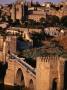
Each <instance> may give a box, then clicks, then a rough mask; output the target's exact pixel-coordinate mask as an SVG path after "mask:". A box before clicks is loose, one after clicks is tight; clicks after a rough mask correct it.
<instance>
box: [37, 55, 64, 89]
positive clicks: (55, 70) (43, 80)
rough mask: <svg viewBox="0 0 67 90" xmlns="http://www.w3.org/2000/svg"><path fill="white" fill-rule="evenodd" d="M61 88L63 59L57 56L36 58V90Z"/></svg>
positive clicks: (62, 82) (62, 84)
mask: <svg viewBox="0 0 67 90" xmlns="http://www.w3.org/2000/svg"><path fill="white" fill-rule="evenodd" d="M54 83H56V84H55V87H54V86H53V84H54ZM63 86H64V59H63V58H61V57H58V56H50V57H49V56H48V57H39V58H37V68H36V90H54V89H53V88H57V90H63Z"/></svg>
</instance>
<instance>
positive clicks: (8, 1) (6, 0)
mask: <svg viewBox="0 0 67 90" xmlns="http://www.w3.org/2000/svg"><path fill="white" fill-rule="evenodd" d="M15 1H16V0H0V4H7V3H11V2H15ZM26 1H30V0H26ZM32 1H35V2H36V1H38V2H40V3H42V2H45V1H51V2H54V3H55V2H59V1H60V0H32Z"/></svg>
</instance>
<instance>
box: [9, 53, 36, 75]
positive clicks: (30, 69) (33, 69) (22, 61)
mask: <svg viewBox="0 0 67 90" xmlns="http://www.w3.org/2000/svg"><path fill="white" fill-rule="evenodd" d="M11 56H12V57H14V59H17V61H18V62H20V63H21V64H22V65H23V66H24V67H26V68H27V70H29V71H31V72H32V73H33V74H35V75H36V71H35V68H33V67H32V66H30V65H29V64H28V63H26V62H25V61H24V60H25V58H19V57H17V56H16V55H15V54H11Z"/></svg>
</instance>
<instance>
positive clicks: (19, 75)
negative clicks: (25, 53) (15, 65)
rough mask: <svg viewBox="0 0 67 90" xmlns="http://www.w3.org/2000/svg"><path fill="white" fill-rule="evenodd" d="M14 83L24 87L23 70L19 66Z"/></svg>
mask: <svg viewBox="0 0 67 90" xmlns="http://www.w3.org/2000/svg"><path fill="white" fill-rule="evenodd" d="M16 85H19V86H22V87H25V82H24V76H23V72H22V70H21V69H20V68H19V69H18V71H17V73H16Z"/></svg>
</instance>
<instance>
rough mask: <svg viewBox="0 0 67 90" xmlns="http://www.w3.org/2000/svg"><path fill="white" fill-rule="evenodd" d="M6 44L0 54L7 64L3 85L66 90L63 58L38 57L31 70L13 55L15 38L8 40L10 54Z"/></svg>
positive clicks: (23, 61)
mask: <svg viewBox="0 0 67 90" xmlns="http://www.w3.org/2000/svg"><path fill="white" fill-rule="evenodd" d="M13 38H14V39H13ZM11 41H12V42H11ZM7 43H8V41H5V42H4V44H3V51H2V52H0V58H1V60H2V61H3V62H5V61H4V59H6V61H7V63H8V67H7V70H6V74H5V76H4V84H7V85H12V86H16V85H19V86H23V87H26V88H29V90H63V89H67V86H66V83H67V80H66V79H65V78H66V75H67V74H66V72H67V71H66V67H67V61H66V60H65V59H64V58H62V57H59V56H44V57H38V58H37V59H36V68H33V67H32V66H31V65H29V64H28V63H27V62H26V61H25V58H19V57H18V56H17V55H16V54H15V53H14V50H16V37H13V36H12V39H11V38H10V41H9V44H10V46H9V49H10V54H8V51H7V50H9V49H8V46H7V45H8V44H7ZM13 44H14V46H13ZM11 46H12V47H11ZM13 48H14V49H13ZM6 49H7V50H6ZM12 50H13V51H12ZM6 51H7V52H6ZM2 58H3V59H2Z"/></svg>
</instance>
